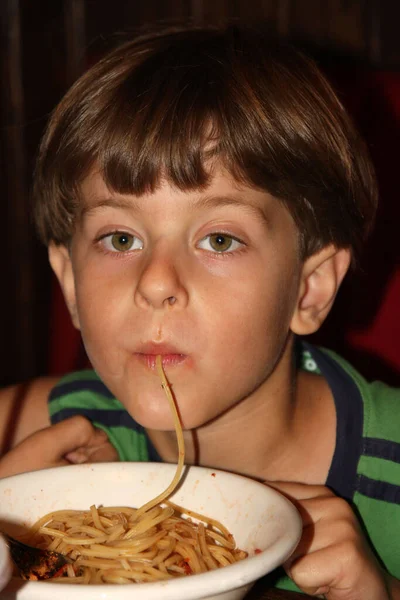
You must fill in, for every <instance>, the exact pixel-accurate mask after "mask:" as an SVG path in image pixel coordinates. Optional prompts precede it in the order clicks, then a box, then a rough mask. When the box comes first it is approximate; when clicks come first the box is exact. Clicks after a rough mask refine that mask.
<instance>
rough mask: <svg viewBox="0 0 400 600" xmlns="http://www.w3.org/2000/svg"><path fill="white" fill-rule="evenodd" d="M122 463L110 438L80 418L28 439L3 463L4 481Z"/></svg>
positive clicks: (53, 426)
mask: <svg viewBox="0 0 400 600" xmlns="http://www.w3.org/2000/svg"><path fill="white" fill-rule="evenodd" d="M114 460H118V455H117V452H116V450H115V448H114V447H113V446H112V445H111V444H110V442H109V441H108V437H107V434H106V433H105V432H104V431H102V430H101V429H98V428H96V427H93V425H92V424H91V423H90V421H88V419H85V418H84V417H82V416H80V415H77V416H75V417H71V418H70V419H66V420H65V421H61V422H60V423H57V424H56V425H51V426H50V427H46V428H45V429H42V430H40V431H37V432H36V433H34V434H32V435H31V436H29V437H28V438H26V439H25V440H24V441H23V442H21V443H20V444H18V445H17V446H15V448H13V449H12V450H10V452H8V453H7V454H5V455H4V456H3V457H2V458H1V460H0V477H8V476H9V475H15V474H16V473H24V472H26V471H36V470H37V469H46V468H48V467H57V466H62V465H68V464H71V463H83V462H110V461H114Z"/></svg>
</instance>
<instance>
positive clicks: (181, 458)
mask: <svg viewBox="0 0 400 600" xmlns="http://www.w3.org/2000/svg"><path fill="white" fill-rule="evenodd" d="M156 369H157V373H158V376H159V377H160V379H161V385H162V388H163V390H164V392H165V394H166V396H167V399H168V402H169V406H170V409H171V413H172V416H173V419H174V427H175V433H176V439H177V442H178V464H177V468H176V472H175V475H174V478H173V480H172V481H171V483H170V484H169V486H168V487H167V489H166V490H164V491H163V492H162V493H161V494H159V495H158V496H157V497H156V498H153V500H150V501H149V502H147V503H146V504H144V505H143V506H141V507H140V508H138V511H137V513H136V514H137V515H140V514H142V513H144V512H146V511H148V510H150V508H152V507H153V506H156V504H161V502H162V501H163V500H165V499H166V498H168V496H170V495H171V494H172V492H173V491H174V489H175V488H176V486H177V485H178V482H179V480H180V478H181V475H182V471H183V467H184V466H185V441H184V438H183V430H182V425H181V420H180V418H179V413H178V409H177V407H176V403H175V399H174V396H173V394H172V391H171V387H170V385H169V383H168V380H167V378H166V376H165V372H164V369H163V366H162V357H161V356H160V355H158V356H157V358H156Z"/></svg>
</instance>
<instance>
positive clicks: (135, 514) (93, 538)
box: [29, 356, 247, 584]
mask: <svg viewBox="0 0 400 600" xmlns="http://www.w3.org/2000/svg"><path fill="white" fill-rule="evenodd" d="M156 368H157V373H158V375H159V377H160V379H161V385H162V387H163V389H164V391H165V394H166V396H167V398H168V402H169V404H170V408H171V411H172V414H173V418H174V427H175V431H176V436H177V441H178V453H179V455H178V464H177V469H176V472H175V475H174V478H173V479H172V481H171V483H170V485H169V486H168V487H167V489H166V490H164V491H163V492H162V493H161V494H160V495H159V496H157V497H156V498H154V499H152V500H150V501H149V502H147V503H146V504H144V505H143V506H141V507H140V508H128V507H125V506H113V507H103V506H100V507H96V506H91V507H90V509H89V510H86V511H80V510H58V511H55V512H51V513H48V514H47V515H45V516H44V517H42V518H41V519H40V520H39V521H37V522H36V523H35V524H34V525H33V527H32V528H31V530H30V532H29V542H30V543H32V544H34V545H35V546H37V547H40V548H46V549H48V550H56V551H57V552H61V553H62V554H65V555H66V556H68V557H69V558H70V559H71V564H69V565H67V566H66V567H64V568H63V569H62V572H60V573H58V574H57V575H56V576H55V577H52V578H51V579H49V580H48V581H51V582H59V583H76V584H98V583H133V582H137V583H139V582H151V581H163V580H167V579H170V578H172V577H182V576H185V575H190V574H196V573H203V572H205V571H210V570H213V569H218V568H219V567H224V566H226V565H229V564H232V563H234V562H236V561H238V560H241V559H243V558H245V557H246V556H247V553H246V552H244V551H242V550H239V549H237V548H236V544H235V541H234V539H233V536H232V535H231V534H230V533H229V531H228V530H227V529H226V528H225V527H224V526H223V525H222V524H221V523H219V522H218V521H216V520H214V519H210V518H208V517H205V516H204V515H200V514H198V513H196V512H193V511H191V510H186V509H184V508H182V507H180V506H177V505H176V504H173V503H172V502H170V501H168V500H167V498H168V497H169V496H170V495H171V494H172V492H173V491H174V489H175V488H176V486H177V484H178V482H179V479H180V477H181V474H182V470H183V467H184V460H185V448H184V438H183V431H182V426H181V422H180V418H179V415H178V411H177V408H176V405H175V401H174V398H173V395H172V392H171V389H170V386H169V383H168V381H167V378H166V376H165V373H164V370H163V366H162V359H161V356H157V359H156ZM183 516H185V518H183ZM193 519H195V521H193Z"/></svg>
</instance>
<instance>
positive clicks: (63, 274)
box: [49, 243, 80, 329]
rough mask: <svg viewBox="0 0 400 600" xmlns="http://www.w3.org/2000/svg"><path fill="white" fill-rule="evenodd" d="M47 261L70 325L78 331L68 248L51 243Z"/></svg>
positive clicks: (73, 282)
mask: <svg viewBox="0 0 400 600" xmlns="http://www.w3.org/2000/svg"><path fill="white" fill-rule="evenodd" d="M49 261H50V264H51V267H52V269H53V271H54V273H55V274H56V276H57V279H58V282H59V284H60V286H61V289H62V292H63V294H64V299H65V302H66V305H67V307H68V310H69V314H70V315H71V319H72V323H73V324H74V326H75V327H76V328H77V329H80V325H79V317H78V311H77V308H76V296H75V280H74V273H73V270H72V263H71V256H70V253H69V251H68V248H66V246H62V245H56V244H54V243H51V244H50V246H49Z"/></svg>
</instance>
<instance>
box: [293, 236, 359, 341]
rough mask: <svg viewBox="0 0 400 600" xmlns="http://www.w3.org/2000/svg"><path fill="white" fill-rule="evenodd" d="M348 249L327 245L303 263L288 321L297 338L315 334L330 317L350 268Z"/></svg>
mask: <svg viewBox="0 0 400 600" xmlns="http://www.w3.org/2000/svg"><path fill="white" fill-rule="evenodd" d="M350 261H351V252H350V250H349V249H348V248H336V247H335V246H333V245H329V246H326V247H325V248H323V249H322V250H320V251H319V252H316V253H315V254H312V255H311V256H310V257H309V258H307V259H306V260H305V262H304V265H303V269H302V274H301V280H300V287H299V296H298V299H297V305H296V309H295V312H294V314H293V317H292V321H291V330H292V331H293V333H296V334H298V335H308V334H310V333H314V332H315V331H317V330H318V329H319V328H320V326H321V325H322V323H323V322H324V320H325V318H326V317H327V315H328V314H329V311H330V309H331V307H332V304H333V302H334V300H335V297H336V294H337V292H338V290H339V287H340V284H341V283H342V281H343V278H344V276H345V275H346V273H347V270H348V268H349V266H350Z"/></svg>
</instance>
